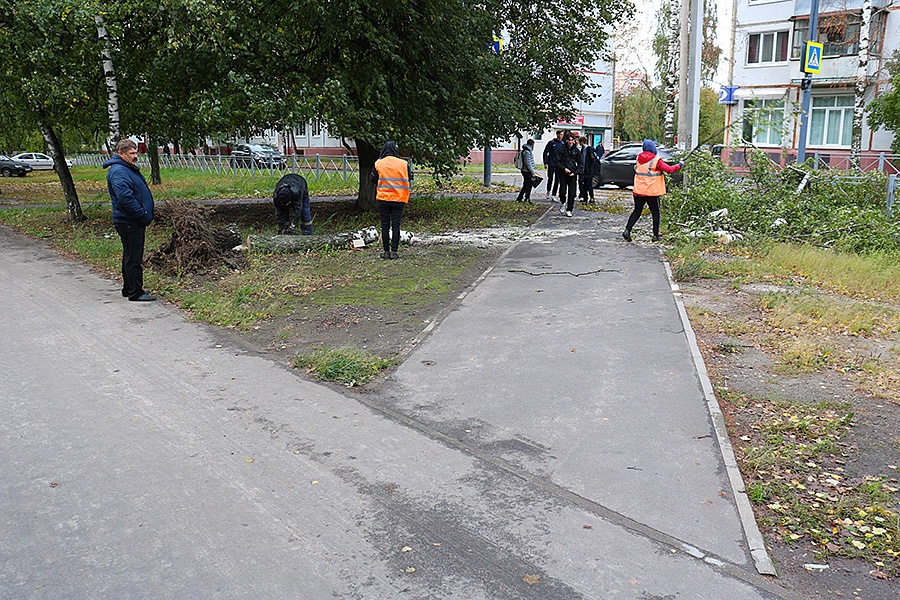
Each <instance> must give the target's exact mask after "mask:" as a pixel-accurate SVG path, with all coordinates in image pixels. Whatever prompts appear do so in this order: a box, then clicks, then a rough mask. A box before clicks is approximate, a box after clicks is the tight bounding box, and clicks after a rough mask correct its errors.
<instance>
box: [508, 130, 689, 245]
mask: <svg viewBox="0 0 900 600" xmlns="http://www.w3.org/2000/svg"><path fill="white" fill-rule="evenodd" d="M641 150H642V152H641V153H640V154H639V155H638V157H637V163H636V164H635V167H634V192H633V195H634V210H633V211H632V212H631V214H630V215H629V217H628V221H627V223H626V225H625V230H624V231H623V232H622V237H623V238H624V239H625V241H627V242H630V241H631V239H632V238H631V230H632V228H633V227H634V225H635V223H637V221H638V219H639V218H640V216H641V213H642V212H643V211H644V207H645V206H646V207H648V208H649V209H650V214H651V216H652V219H653V237H652V240H653V241H654V242H656V241H659V239H660V235H659V222H660V214H659V199H660V197H661V196H664V195H665V193H666V182H665V177H664V175H665V174H672V173H675V172H677V171H679V170H680V169H681V167H682V164H681V163H677V164H674V165H670V164H668V163H666V162H665V161H664V160H662V159H661V158H660V157H659V156H658V152H657V148H656V144H655V143H654V142H653V141H652V140H644V143H643V145H642V148H641ZM605 152H606V150H605V148H604V147H603V142H602V141H601V142H600V143H599V144H597V147H596V148H594V147H593V146H591V145H590V144H588V140H587V137H585V136H580V137H579V136H577V135H575V134H574V133H571V132H569V133H566V132H565V131H557V132H556V137H555V138H554V139H552V140H550V141H549V142H548V143H547V145H546V146H545V147H544V155H543V160H544V166H545V167H546V168H547V199H548V200H552V201H557V200H558V201H559V202H560V203H561V204H562V206H560V209H559V212H561V213H562V214H564V215H566V216H567V217H571V216H572V211H573V210H574V208H575V195H576V193H577V194H578V197H579V199H580V200H581V201H582V202H588V203H591V202H593V201H594V177H595V176H597V175H599V174H600V159H601V158H602V157H603V155H604V154H605ZM520 164H521V171H522V178H523V180H524V183H523V184H522V188H521V189H520V190H519V194H518V196H517V197H516V200H517V201H519V202H530V201H531V192H532V190H533V187H534V181H535V177H536V175H537V173H536V172H535V167H534V140H532V139H529V140H528V141H527V142H526V143H525V146H524V147H523V148H522V161H521V163H520Z"/></svg>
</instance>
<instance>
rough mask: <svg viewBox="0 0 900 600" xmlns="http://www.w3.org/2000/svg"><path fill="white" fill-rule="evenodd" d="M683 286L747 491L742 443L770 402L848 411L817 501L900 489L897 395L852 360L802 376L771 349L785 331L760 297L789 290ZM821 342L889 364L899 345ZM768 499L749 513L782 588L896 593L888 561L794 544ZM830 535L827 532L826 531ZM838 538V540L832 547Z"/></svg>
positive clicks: (715, 283) (730, 284) (830, 594)
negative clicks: (828, 479)
mask: <svg viewBox="0 0 900 600" xmlns="http://www.w3.org/2000/svg"><path fill="white" fill-rule="evenodd" d="M707 258H709V257H707ZM713 258H715V257H713ZM680 287H681V289H682V291H683V297H684V302H685V305H686V307H687V309H688V312H689V314H690V316H691V323H692V326H693V327H694V330H695V332H696V335H697V339H698V344H699V345H700V349H701V352H702V354H703V357H704V360H705V362H706V365H707V368H708V370H709V374H710V378H711V379H712V381H713V385H714V387H716V389H717V396H719V402H720V405H721V406H722V409H723V412H724V413H725V415H726V421H727V423H728V427H729V432H730V437H731V440H732V444H733V445H734V448H735V453H736V454H737V456H738V462H739V464H740V465H741V469H742V472H743V474H744V479H745V483H746V484H747V485H748V489H750V488H752V484H753V483H754V482H756V483H762V479H763V478H760V477H758V476H757V475H758V473H756V472H754V471H752V469H750V468H749V467H748V464H747V460H748V453H749V452H752V451H751V450H749V447H750V446H751V445H752V442H750V441H749V440H751V439H754V437H755V436H758V435H759V430H760V427H761V423H763V422H764V420H765V419H766V418H768V417H770V416H771V414H772V409H771V408H770V404H769V403H770V402H772V403H775V405H776V406H779V405H778V404H777V402H778V401H784V402H789V403H791V404H790V405H792V406H798V405H799V406H803V405H808V406H809V407H820V406H823V405H826V404H827V405H828V406H835V407H838V408H836V409H835V410H836V411H837V412H838V413H840V412H841V411H842V410H843V411H845V412H846V413H847V414H850V413H852V420H851V421H850V422H848V424H847V427H846V429H845V430H844V431H843V433H842V435H841V436H840V441H839V443H838V447H837V448H836V449H835V451H833V452H832V453H829V454H827V455H826V456H824V457H823V458H822V459H821V462H820V464H818V465H817V468H818V469H820V471H821V472H831V473H837V474H839V482H837V483H836V485H835V486H832V487H830V488H828V489H827V490H825V491H823V492H820V493H823V494H826V495H823V498H832V499H834V498H837V499H838V502H840V498H842V497H843V496H842V494H848V493H850V490H851V487H852V484H853V483H854V482H865V481H867V478H883V480H884V481H887V482H889V485H892V486H893V487H900V484H898V483H897V482H898V475H900V473H898V470H897V468H898V465H900V403H898V401H897V394H898V393H900V390H898V389H893V390H891V389H890V387H885V388H881V389H879V388H878V387H877V385H876V386H874V387H873V386H872V385H871V380H872V379H877V373H862V372H861V371H860V370H857V369H854V368H851V367H852V364H853V361H850V362H851V364H850V366H849V367H848V368H842V367H836V366H835V365H833V364H832V365H826V366H823V367H822V368H816V369H809V370H803V369H799V370H790V369H788V370H787V371H786V370H785V369H784V368H783V364H782V360H783V358H782V357H781V356H780V355H779V351H778V345H779V343H780V341H783V339H784V338H785V336H788V337H789V334H788V333H786V332H785V331H783V330H778V329H777V328H775V327H773V326H772V325H771V323H770V319H769V315H768V314H767V313H766V311H765V309H764V303H762V302H761V297H762V296H764V295H765V294H771V293H776V294H786V295H790V294H795V293H797V290H796V288H794V287H790V286H788V287H783V286H779V285H771V284H766V283H752V284H743V285H736V284H735V282H734V281H733V280H731V279H729V278H725V279H698V280H692V281H689V282H682V283H680ZM822 293H825V292H822ZM820 341H821V342H822V343H823V344H827V345H829V346H831V347H834V348H836V349H837V350H836V351H839V352H841V353H842V354H843V355H845V356H848V357H870V358H871V357H873V356H876V355H877V356H878V357H880V358H882V359H885V360H888V361H890V360H896V350H894V351H893V356H892V351H891V350H890V348H896V347H897V341H898V340H897V336H896V334H891V333H886V334H884V335H882V336H876V335H873V336H868V337H867V336H856V335H840V334H834V333H829V332H825V331H823V332H822V333H821V339H820ZM873 391H875V392H877V393H873ZM840 407H843V408H840ZM775 412H777V411H775ZM787 441H791V440H787ZM773 478H777V475H775V476H773ZM869 480H871V479H869ZM795 483H796V484H797V485H798V486H804V487H803V489H804V492H803V493H810V494H812V493H813V492H814V491H818V490H819V489H825V488H824V487H819V488H817V487H816V486H821V485H822V482H821V478H816V477H812V476H811V477H809V478H807V479H804V478H800V480H799V481H795ZM807 488H808V489H807ZM832 494H834V495H832ZM751 498H752V494H751ZM770 502H771V501H766V500H762V501H760V500H757V501H755V502H754V511H755V512H756V514H757V519H758V521H759V523H760V529H761V530H762V532H763V535H764V536H765V539H766V542H767V546H768V548H769V551H770V553H771V555H772V557H773V559H774V561H775V564H776V568H777V570H778V572H779V582H780V584H781V585H784V586H786V587H788V588H790V589H792V590H795V591H797V592H799V593H802V594H803V595H805V596H809V597H811V598H829V599H833V598H864V599H866V600H897V598H898V597H900V594H898V583H897V573H896V572H894V573H891V569H892V565H891V564H888V565H877V564H873V563H872V562H871V561H867V560H864V559H861V558H845V557H841V556H837V555H835V554H834V553H833V552H828V551H827V550H828V547H826V546H825V545H820V544H817V543H816V542H815V541H814V540H811V539H809V538H808V537H807V536H805V535H802V534H801V535H800V536H799V538H798V539H796V540H793V541H792V540H791V534H792V533H793V530H789V529H786V528H785V527H784V526H783V523H782V522H780V521H779V519H778V516H779V515H778V514H777V513H776V512H775V511H773V510H771V509H770V508H769V506H770V505H771V504H770ZM898 504H900V503H898V496H897V494H894V495H893V503H892V509H893V511H894V514H896V513H897V512H898V509H900V505H898ZM831 533H832V532H831V531H827V532H825V535H830V534H831ZM834 537H835V538H837V536H836V535H835V536H834ZM839 541H840V540H838V539H835V543H838V542H839ZM894 568H896V562H895V563H894Z"/></svg>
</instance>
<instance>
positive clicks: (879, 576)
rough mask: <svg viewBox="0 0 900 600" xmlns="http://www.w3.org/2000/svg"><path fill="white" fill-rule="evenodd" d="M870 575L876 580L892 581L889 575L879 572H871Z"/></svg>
mask: <svg viewBox="0 0 900 600" xmlns="http://www.w3.org/2000/svg"><path fill="white" fill-rule="evenodd" d="M869 575H871V576H872V577H874V578H875V579H890V577H889V576H888V574H887V573H885V572H883V571H878V570H873V571H869Z"/></svg>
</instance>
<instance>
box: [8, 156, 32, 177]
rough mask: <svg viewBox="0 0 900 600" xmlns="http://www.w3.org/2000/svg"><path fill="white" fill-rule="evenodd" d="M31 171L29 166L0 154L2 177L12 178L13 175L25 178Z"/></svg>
mask: <svg viewBox="0 0 900 600" xmlns="http://www.w3.org/2000/svg"><path fill="white" fill-rule="evenodd" d="M33 170H34V169H32V168H31V166H29V165H26V164H25V163H23V162H19V161H17V160H13V159H11V158H10V157H8V156H4V155H2V154H0V175H2V176H3V177H12V176H13V175H16V176H18V177H25V176H26V175H27V174H29V173H31V172H32V171H33Z"/></svg>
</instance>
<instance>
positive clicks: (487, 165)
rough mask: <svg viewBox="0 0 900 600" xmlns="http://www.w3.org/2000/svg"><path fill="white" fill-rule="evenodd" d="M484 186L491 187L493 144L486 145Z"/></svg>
mask: <svg viewBox="0 0 900 600" xmlns="http://www.w3.org/2000/svg"><path fill="white" fill-rule="evenodd" d="M484 186H485V187H491V145H490V144H485V146H484Z"/></svg>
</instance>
